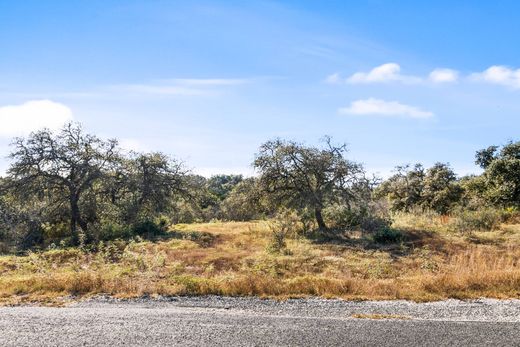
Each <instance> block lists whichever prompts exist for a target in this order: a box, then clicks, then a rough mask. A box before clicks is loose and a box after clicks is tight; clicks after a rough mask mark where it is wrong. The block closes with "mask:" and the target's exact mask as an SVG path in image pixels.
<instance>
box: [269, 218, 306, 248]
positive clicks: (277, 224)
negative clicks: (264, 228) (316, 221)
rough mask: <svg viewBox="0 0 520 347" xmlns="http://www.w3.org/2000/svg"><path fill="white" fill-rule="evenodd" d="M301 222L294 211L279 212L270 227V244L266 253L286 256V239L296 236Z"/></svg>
mask: <svg viewBox="0 0 520 347" xmlns="http://www.w3.org/2000/svg"><path fill="white" fill-rule="evenodd" d="M300 224H301V221H300V218H299V217H298V215H297V214H296V213H295V212H294V211H290V210H284V211H282V212H280V213H279V214H278V215H277V216H276V218H275V219H274V221H273V223H272V224H271V226H270V229H271V242H270V244H269V246H268V251H269V252H272V253H280V252H282V253H285V254H288V250H287V243H286V242H285V240H286V238H287V237H289V236H294V235H296V234H297V233H298V232H299V231H300V230H301V226H300Z"/></svg>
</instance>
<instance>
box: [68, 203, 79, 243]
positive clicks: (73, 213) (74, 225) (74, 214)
mask: <svg viewBox="0 0 520 347" xmlns="http://www.w3.org/2000/svg"><path fill="white" fill-rule="evenodd" d="M78 220H79V206H78V200H77V199H76V197H75V195H71V197H70V236H71V237H72V244H73V245H78V244H79V233H78Z"/></svg>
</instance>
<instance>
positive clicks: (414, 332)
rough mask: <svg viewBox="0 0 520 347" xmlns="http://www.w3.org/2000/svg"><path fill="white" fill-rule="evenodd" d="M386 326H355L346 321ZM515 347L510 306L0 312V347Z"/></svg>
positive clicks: (518, 322) (205, 305) (229, 302)
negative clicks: (382, 317)
mask: <svg viewBox="0 0 520 347" xmlns="http://www.w3.org/2000/svg"><path fill="white" fill-rule="evenodd" d="M376 315H380V316H379V317H381V316H384V317H388V319H360V318H354V317H359V316H362V317H376ZM210 345H212V346H520V301H518V300H510V301H496V300H480V301H470V302H461V301H455V300H449V301H444V302H436V303H428V304H415V303H411V302H406V301H388V302H347V301H340V300H319V299H311V300H289V301H285V302H276V301H271V300H260V299H245V298H244V299H240V298H220V297H206V298H170V299H161V300H151V299H140V300H133V301H128V302H122V301H117V300H113V299H107V298H100V299H96V300H91V301H88V302H82V303H78V304H73V305H69V306H68V307H65V308H45V307H4V308H0V346H17V347H19V346H112V347H113V346H210Z"/></svg>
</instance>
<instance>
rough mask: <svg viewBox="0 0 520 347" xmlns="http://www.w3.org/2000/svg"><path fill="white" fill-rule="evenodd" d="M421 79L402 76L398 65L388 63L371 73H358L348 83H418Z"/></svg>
mask: <svg viewBox="0 0 520 347" xmlns="http://www.w3.org/2000/svg"><path fill="white" fill-rule="evenodd" d="M420 81H421V78H419V77H415V76H408V75H402V74H401V66H399V64H396V63H387V64H383V65H380V66H377V67H375V68H373V69H372V70H370V71H369V72H356V73H355V74H353V75H352V76H350V77H349V78H347V82H348V83H352V84H358V83H382V82H402V83H417V82H420Z"/></svg>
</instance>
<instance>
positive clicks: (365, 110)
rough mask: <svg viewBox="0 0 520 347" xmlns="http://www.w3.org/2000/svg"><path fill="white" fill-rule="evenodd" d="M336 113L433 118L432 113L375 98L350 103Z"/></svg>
mask: <svg viewBox="0 0 520 347" xmlns="http://www.w3.org/2000/svg"><path fill="white" fill-rule="evenodd" d="M338 112H339V113H341V114H349V115H380V116H389V117H391V116H401V117H409V118H430V117H433V113H432V112H429V111H424V110H421V109H420V108H417V107H415V106H410V105H405V104H401V103H399V102H397V101H384V100H380V99H375V98H369V99H365V100H356V101H353V102H351V103H350V106H348V107H344V108H340V109H339V110H338Z"/></svg>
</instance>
